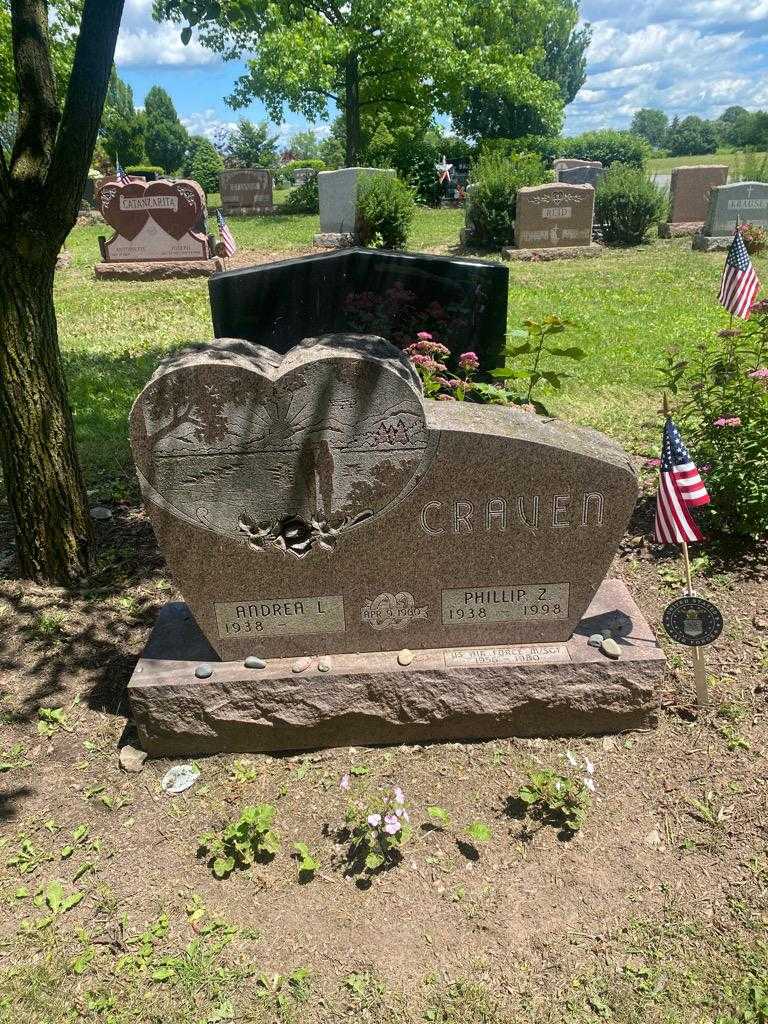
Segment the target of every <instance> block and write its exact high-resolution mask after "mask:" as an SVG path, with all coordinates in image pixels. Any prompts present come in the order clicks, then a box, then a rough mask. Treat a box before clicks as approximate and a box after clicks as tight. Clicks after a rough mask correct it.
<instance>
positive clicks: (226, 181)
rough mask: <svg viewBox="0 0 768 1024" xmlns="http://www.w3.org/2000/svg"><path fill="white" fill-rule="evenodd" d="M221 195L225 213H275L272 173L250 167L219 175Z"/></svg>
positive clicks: (223, 172) (260, 168)
mask: <svg viewBox="0 0 768 1024" xmlns="http://www.w3.org/2000/svg"><path fill="white" fill-rule="evenodd" d="M219 193H220V195H221V205H222V208H223V210H224V213H226V214H231V213H243V214H246V213H250V214H254V213H273V212H274V209H275V205H274V201H273V197H272V172H271V171H268V170H266V168H264V167H248V168H245V169H243V170H238V171H222V172H221V173H220V174H219Z"/></svg>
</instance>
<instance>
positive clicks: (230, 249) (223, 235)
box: [216, 210, 237, 256]
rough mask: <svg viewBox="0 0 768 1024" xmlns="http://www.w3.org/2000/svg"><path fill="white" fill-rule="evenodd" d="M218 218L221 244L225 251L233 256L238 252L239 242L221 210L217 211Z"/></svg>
mask: <svg viewBox="0 0 768 1024" xmlns="http://www.w3.org/2000/svg"><path fill="white" fill-rule="evenodd" d="M216 220H217V221H218V223H219V238H220V239H221V244H222V245H223V246H224V253H225V255H227V256H232V255H233V254H234V253H236V252H237V242H235V239H234V237H233V235H232V232H231V231H230V230H229V227H228V226H227V222H226V221H225V220H224V214H223V213H222V212H221V210H217V211H216Z"/></svg>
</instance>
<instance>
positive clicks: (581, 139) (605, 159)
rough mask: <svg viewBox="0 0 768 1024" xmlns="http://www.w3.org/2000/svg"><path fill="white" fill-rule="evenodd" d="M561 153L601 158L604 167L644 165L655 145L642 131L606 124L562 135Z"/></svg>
mask: <svg viewBox="0 0 768 1024" xmlns="http://www.w3.org/2000/svg"><path fill="white" fill-rule="evenodd" d="M557 148H558V150H559V155H560V156H562V157H570V158H571V159H572V160H599V161H600V162H601V163H602V165H603V167H610V166H611V164H615V163H620V164H626V165H627V166H629V167H642V166H643V165H644V163H645V161H646V160H647V159H648V158H649V157H650V155H651V147H650V146H649V144H648V143H647V142H646V141H645V139H643V138H641V137H640V136H639V135H633V134H632V132H617V131H613V129H610V128H606V129H604V130H602V131H597V132H584V134H583V135H576V136H574V137H573V138H572V139H560V140H559V143H558V145H557Z"/></svg>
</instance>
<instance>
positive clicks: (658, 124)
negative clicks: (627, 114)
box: [629, 107, 669, 149]
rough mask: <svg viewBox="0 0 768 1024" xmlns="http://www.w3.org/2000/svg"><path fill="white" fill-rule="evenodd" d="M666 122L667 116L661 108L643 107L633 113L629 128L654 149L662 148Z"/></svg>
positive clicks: (665, 134)
mask: <svg viewBox="0 0 768 1024" xmlns="http://www.w3.org/2000/svg"><path fill="white" fill-rule="evenodd" d="M668 124H669V118H668V117H667V115H666V114H665V113H664V111H663V110H655V109H653V108H652V107H643V108H642V109H641V110H636V111H635V113H634V114H633V116H632V123H631V125H630V128H629V130H630V131H631V132H633V133H634V134H635V135H639V136H640V137H641V138H643V139H645V141H646V142H650V144H651V145H652V146H654V147H655V148H656V149H662V148H663V147H664V146H665V145H666V139H667V126H668Z"/></svg>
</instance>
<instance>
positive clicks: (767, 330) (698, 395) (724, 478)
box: [661, 300, 768, 537]
mask: <svg viewBox="0 0 768 1024" xmlns="http://www.w3.org/2000/svg"><path fill="white" fill-rule="evenodd" d="M661 371H662V378H663V386H664V388H665V389H666V390H667V391H670V392H671V393H672V394H675V395H678V397H679V404H678V406H677V409H676V411H675V419H676V420H677V422H678V424H679V425H680V426H681V427H682V429H683V433H684V436H685V438H686V441H687V443H688V446H689V448H690V449H691V454H692V455H693V457H694V459H695V460H696V462H697V465H698V466H699V468H700V469H702V473H703V466H704V465H707V467H708V468H707V472H706V474H705V475H704V482H705V484H706V486H707V490H708V491H709V494H710V497H711V499H712V504H711V505H709V506H707V507H706V509H707V511H706V514H707V515H708V516H709V517H710V518H711V519H712V521H713V522H714V523H715V524H716V525H717V526H718V527H719V528H720V529H721V530H723V531H725V532H729V533H738V534H745V535H748V536H753V537H760V536H764V535H765V533H766V531H768V300H763V301H762V302H758V303H757V304H756V305H754V306H753V307H752V315H751V317H750V319H749V320H747V321H745V322H744V323H743V324H741V325H740V326H739V327H730V328H727V329H725V330H722V331H719V332H718V333H717V335H716V337H715V338H713V339H712V340H710V341H707V342H704V343H703V344H701V345H700V346H699V349H698V351H697V353H696V355H695V356H694V357H693V359H690V360H680V359H677V358H676V357H675V355H674V354H670V355H668V356H667V360H666V363H665V365H664V366H663V367H662V368H661Z"/></svg>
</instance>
